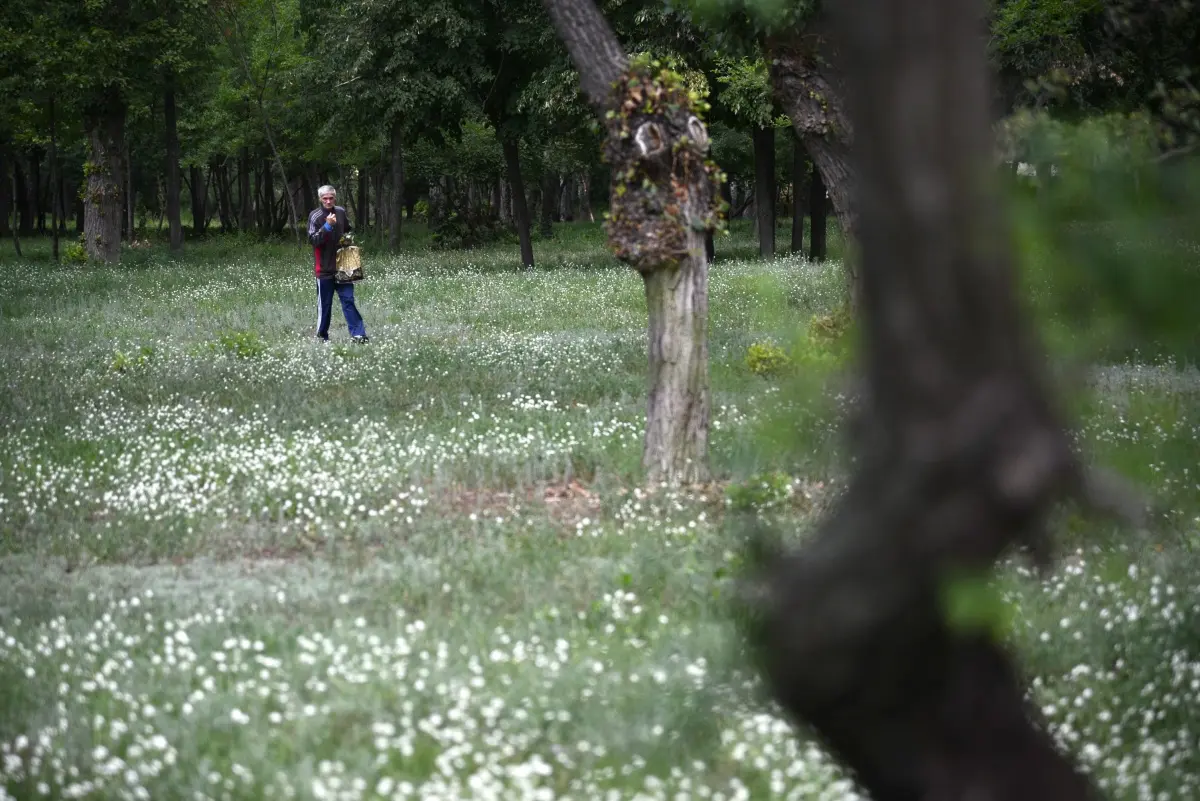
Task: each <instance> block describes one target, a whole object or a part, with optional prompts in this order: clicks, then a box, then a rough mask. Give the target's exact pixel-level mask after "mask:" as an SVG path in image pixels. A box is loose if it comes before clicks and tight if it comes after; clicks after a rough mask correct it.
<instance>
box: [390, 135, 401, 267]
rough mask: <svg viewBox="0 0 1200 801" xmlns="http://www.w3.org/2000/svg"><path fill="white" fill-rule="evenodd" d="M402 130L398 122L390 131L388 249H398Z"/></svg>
mask: <svg viewBox="0 0 1200 801" xmlns="http://www.w3.org/2000/svg"><path fill="white" fill-rule="evenodd" d="M403 134H404V130H403V128H402V127H401V125H400V122H399V121H396V122H393V123H392V131H391V170H392V175H391V196H390V197H389V198H388V247H389V248H391V249H392V250H398V249H399V248H400V226H401V224H402V219H403V218H402V217H401V214H400V211H401V206H402V205H403V203H404V137H403Z"/></svg>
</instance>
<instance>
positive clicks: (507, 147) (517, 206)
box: [500, 139, 533, 270]
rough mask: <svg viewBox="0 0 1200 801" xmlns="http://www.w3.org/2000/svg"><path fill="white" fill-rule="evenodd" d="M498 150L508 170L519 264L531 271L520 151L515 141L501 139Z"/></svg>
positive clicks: (530, 241) (527, 208)
mask: <svg viewBox="0 0 1200 801" xmlns="http://www.w3.org/2000/svg"><path fill="white" fill-rule="evenodd" d="M500 148H501V150H503V151H504V164H505V166H506V167H507V168H508V182H509V183H510V184H512V204H513V217H515V218H516V220H517V238H518V239H520V240H521V264H522V265H524V266H525V268H526V269H530V270H532V269H533V239H532V237H531V236H530V233H529V229H530V227H531V226H530V220H529V206H528V205H527V204H526V203H525V181H524V179H523V178H522V177H521V151H520V147H519V144H518V142H517V140H515V139H503V140H501V142H500Z"/></svg>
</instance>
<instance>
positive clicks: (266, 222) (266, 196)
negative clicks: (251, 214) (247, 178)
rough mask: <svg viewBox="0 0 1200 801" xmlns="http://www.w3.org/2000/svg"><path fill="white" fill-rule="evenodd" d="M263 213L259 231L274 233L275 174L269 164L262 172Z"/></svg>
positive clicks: (259, 219)
mask: <svg viewBox="0 0 1200 801" xmlns="http://www.w3.org/2000/svg"><path fill="white" fill-rule="evenodd" d="M259 174H260V175H261V176H262V213H261V214H260V215H259V218H258V227H259V230H260V231H261V232H262V233H263V234H264V235H267V234H271V233H274V223H275V173H274V172H272V170H271V164H270V163H269V162H267V163H264V164H263V166H262V171H261V172H260V173H259Z"/></svg>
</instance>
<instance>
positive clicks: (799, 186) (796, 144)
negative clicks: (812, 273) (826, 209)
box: [792, 136, 808, 253]
mask: <svg viewBox="0 0 1200 801" xmlns="http://www.w3.org/2000/svg"><path fill="white" fill-rule="evenodd" d="M807 163H808V156H807V154H805V152H804V143H803V142H801V141H800V137H798V136H793V137H792V253H803V252H804V207H805V205H806V204H805V203H804V201H803V200H801V198H803V197H804V167H805V166H806V165H807Z"/></svg>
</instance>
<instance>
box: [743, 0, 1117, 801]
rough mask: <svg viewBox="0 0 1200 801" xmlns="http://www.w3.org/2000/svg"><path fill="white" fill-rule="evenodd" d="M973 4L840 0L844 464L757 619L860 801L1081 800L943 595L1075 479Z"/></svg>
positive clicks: (1031, 543) (1003, 669) (1036, 529)
mask: <svg viewBox="0 0 1200 801" xmlns="http://www.w3.org/2000/svg"><path fill="white" fill-rule="evenodd" d="M982 5H983V0H840V2H839V3H838V4H837V12H836V13H838V14H839V17H838V23H839V26H838V29H837V30H838V33H839V38H840V40H841V41H842V42H843V43H844V46H845V51H844V56H845V62H844V63H845V64H846V65H847V67H848V68H850V69H852V72H849V73H848V75H847V79H848V83H847V88H848V90H849V91H848V93H847V97H848V99H849V101H850V103H851V107H850V111H851V115H852V120H853V122H854V130H855V136H856V141H855V157H856V162H855V167H856V170H858V176H859V183H858V186H857V188H858V191H859V192H860V194H859V203H860V205H859V208H860V209H861V214H862V216H861V219H860V227H859V242H860V245H861V270H862V272H861V279H862V298H861V303H862V305H861V309H862V312H863V346H864V348H865V352H864V354H863V365H864V372H865V376H864V377H865V391H864V396H863V397H862V398H861V399H860V404H861V405H860V409H859V414H860V415H861V427H860V436H859V439H858V440H857V455H858V459H857V461H856V470H855V473H854V475H853V476H852V478H851V481H850V484H849V486H848V487H847V491H846V493H845V495H844V496H843V498H842V499H841V500H840V502H839V504H838V505H837V506H836V508H835V509H834V510H833V512H832V513H831V514H830V516H829V517H828V518H827V519H826V520H825V521H824V522H823V523H822V525H821V526H820V527H819V528H818V531H817V532H816V534H815V535H814V536H813V537H812V538H811V539H809V540H808V542H807V543H806V544H805V545H803V546H802V547H801V548H800V549H799V550H797V551H794V552H791V553H787V554H782V555H780V554H776V555H773V558H771V559H770V560H769V561H768V562H766V563H765V564H764V565H763V567H762V569H763V577H764V583H763V584H762V585H761V586H760V589H761V592H760V593H757V594H756V595H755V596H754V597H755V601H754V605H755V608H756V609H757V610H758V611H759V612H760V613H761V616H760V617H759V618H758V625H757V626H756V627H755V628H754V629H752V631H753V632H754V638H753V640H754V642H756V644H757V645H758V653H759V654H760V656H761V657H762V666H763V669H764V673H765V676H766V677H767V680H768V684H769V686H770V687H771V688H772V690H773V692H774V694H775V695H776V697H777V698H778V699H779V700H780V701H781V702H782V703H783V705H784V706H785V707H786V708H787V709H788V710H789V711H790V713H791V714H792V715H793V716H794V717H795V718H796V719H797V720H799V721H802V722H804V723H806V724H808V725H809V726H811V727H812V728H813V729H815V731H816V733H817V734H818V735H819V736H820V737H821V739H822V740H823V741H824V742H825V743H826V744H827V745H828V747H829V748H830V749H831V751H832V752H833V753H834V754H835V755H836V756H837V757H838V758H840V760H841V761H843V762H844V763H845V764H846V765H848V766H849V767H850V768H851V769H852V770H853V771H854V773H855V774H856V776H857V778H858V779H859V781H860V782H861V783H862V785H863V786H864V787H865V789H866V790H867V792H868V793H869V795H870V797H871V798H873V799H874V801H914V800H915V799H921V800H922V801H964V800H965V799H980V800H981V801H983V800H986V801H1082V800H1083V799H1092V798H1097V797H1098V795H1097V793H1096V792H1095V790H1094V788H1093V787H1092V786H1091V785H1090V783H1089V781H1088V780H1087V779H1085V778H1084V777H1083V775H1082V774H1081V773H1079V772H1078V771H1077V770H1075V768H1074V767H1073V766H1072V765H1071V764H1070V762H1069V761H1068V760H1066V759H1065V758H1064V757H1062V756H1061V755H1060V754H1059V753H1058V752H1057V751H1056V749H1055V747H1054V745H1053V742H1052V740H1051V739H1050V737H1049V735H1047V734H1046V733H1045V732H1044V731H1043V730H1042V729H1040V728H1039V727H1038V726H1036V725H1035V723H1034V715H1035V714H1036V712H1035V711H1034V710H1032V709H1031V708H1030V705H1029V704H1027V703H1026V701H1025V698H1024V687H1023V686H1022V684H1021V681H1020V679H1019V677H1018V674H1017V671H1016V670H1015V668H1014V665H1013V660H1012V657H1011V656H1010V655H1009V654H1008V653H1007V651H1006V649H1005V648H1004V647H1002V645H1001V644H1000V643H999V642H998V641H997V640H996V639H994V637H995V636H996V635H995V633H994V632H992V631H989V630H987V629H986V628H984V627H980V628H966V627H963V626H962V625H961V624H960V625H952V624H951V623H950V622H949V621H948V620H947V616H946V614H945V610H944V608H943V607H942V605H941V598H940V597H939V596H940V593H941V592H942V591H943V590H944V588H945V587H946V582H947V581H948V580H950V579H951V578H952V577H954V576H962V575H968V576H985V575H986V571H987V570H989V569H990V568H991V566H992V564H993V563H994V561H995V560H996V559H997V558H998V557H999V556H1000V555H1001V554H1002V553H1003V552H1005V551H1008V550H1010V549H1012V548H1014V547H1017V546H1019V545H1021V544H1024V545H1026V546H1028V547H1030V548H1032V549H1034V550H1035V551H1036V552H1038V553H1040V555H1041V557H1042V558H1045V557H1046V551H1045V548H1046V545H1045V542H1044V536H1045V535H1044V533H1043V532H1041V528H1042V524H1043V523H1044V522H1045V515H1046V513H1047V511H1048V509H1049V507H1050V505H1051V504H1052V503H1053V502H1054V501H1055V500H1057V499H1058V498H1059V497H1061V496H1062V495H1063V494H1066V493H1077V492H1085V491H1086V488H1087V487H1088V486H1089V485H1090V482H1088V481H1085V480H1084V477H1083V474H1082V473H1083V471H1082V468H1081V466H1080V465H1079V464H1078V462H1077V461H1076V459H1075V457H1074V454H1073V453H1072V450H1071V445H1070V437H1069V435H1068V433H1067V431H1066V430H1065V426H1064V423H1063V422H1062V421H1061V420H1060V419H1059V416H1058V413H1057V412H1056V410H1055V409H1054V408H1053V405H1052V403H1051V401H1050V397H1049V394H1048V391H1047V390H1046V388H1045V386H1044V379H1043V377H1042V375H1041V374H1040V373H1041V366H1040V365H1039V364H1038V362H1037V358H1036V356H1035V354H1036V353H1037V351H1038V349H1037V347H1036V346H1035V345H1034V344H1033V343H1032V342H1031V339H1032V337H1031V335H1030V332H1031V329H1030V328H1029V326H1028V325H1027V323H1026V322H1025V321H1024V320H1023V319H1022V318H1021V316H1020V314H1019V310H1018V301H1017V293H1016V279H1015V269H1014V265H1013V257H1012V255H1011V253H1010V244H1009V242H1008V233H1007V229H1006V226H1005V224H1004V221H1003V220H1002V219H1001V216H1000V211H999V204H998V202H997V199H996V196H995V193H994V190H993V188H992V187H991V186H990V185H989V182H990V180H991V178H992V175H991V173H990V169H991V168H990V152H989V151H990V142H989V136H990V130H989V125H988V113H987V99H988V94H987V91H986V83H987V81H986V72H985V70H986V65H985V50H984V42H983V40H982V33H983V31H982V26H981V24H980V23H981V20H982V19H983V11H984V9H983V8H982Z"/></svg>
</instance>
